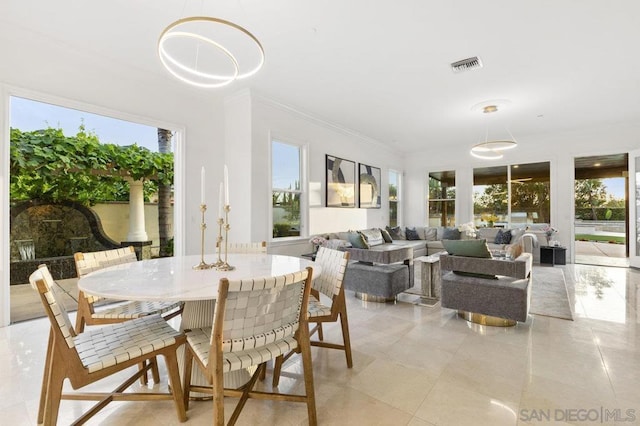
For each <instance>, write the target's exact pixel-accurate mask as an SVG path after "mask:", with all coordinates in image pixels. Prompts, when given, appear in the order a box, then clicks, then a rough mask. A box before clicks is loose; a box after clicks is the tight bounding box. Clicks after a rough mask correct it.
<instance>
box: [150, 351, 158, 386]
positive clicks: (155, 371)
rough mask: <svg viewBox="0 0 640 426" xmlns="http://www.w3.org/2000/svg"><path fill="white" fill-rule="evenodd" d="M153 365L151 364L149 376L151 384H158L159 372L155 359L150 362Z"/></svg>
mask: <svg viewBox="0 0 640 426" xmlns="http://www.w3.org/2000/svg"><path fill="white" fill-rule="evenodd" d="M151 361H152V362H153V364H151V376H152V377H153V382H154V383H155V384H158V383H160V371H159V370H158V359H157V358H156V357H154V358H153V360H151Z"/></svg>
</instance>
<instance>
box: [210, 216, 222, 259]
mask: <svg viewBox="0 0 640 426" xmlns="http://www.w3.org/2000/svg"><path fill="white" fill-rule="evenodd" d="M217 222H218V236H217V237H216V250H217V252H218V260H216V261H215V262H214V263H212V264H211V266H212V267H214V268H218V267H219V266H221V265H223V264H224V262H223V261H222V257H221V253H222V225H223V224H224V219H223V218H221V217H219V218H218V220H217Z"/></svg>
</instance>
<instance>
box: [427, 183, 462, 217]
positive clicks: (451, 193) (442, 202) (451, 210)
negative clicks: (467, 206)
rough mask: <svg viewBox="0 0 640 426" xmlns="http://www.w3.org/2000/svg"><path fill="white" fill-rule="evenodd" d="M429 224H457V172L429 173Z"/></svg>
mask: <svg viewBox="0 0 640 426" xmlns="http://www.w3.org/2000/svg"><path fill="white" fill-rule="evenodd" d="M427 204H428V210H427V211H428V212H429V213H428V218H427V221H428V223H429V226H455V223H456V172H455V171H446V172H433V173H429V198H428V200H427Z"/></svg>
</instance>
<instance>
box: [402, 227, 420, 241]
mask: <svg viewBox="0 0 640 426" xmlns="http://www.w3.org/2000/svg"><path fill="white" fill-rule="evenodd" d="M404 233H405V235H406V237H407V240H409V241H415V240H419V239H420V235H418V231H416V228H405V230H404Z"/></svg>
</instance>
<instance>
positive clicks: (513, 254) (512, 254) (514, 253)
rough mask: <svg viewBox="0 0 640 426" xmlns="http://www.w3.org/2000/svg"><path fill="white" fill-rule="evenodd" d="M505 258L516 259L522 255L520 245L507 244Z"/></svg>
mask: <svg viewBox="0 0 640 426" xmlns="http://www.w3.org/2000/svg"><path fill="white" fill-rule="evenodd" d="M505 251H506V252H507V257H508V258H510V259H516V258H518V257H519V256H520V255H521V254H522V244H519V243H516V244H509V245H508V246H506V247H505Z"/></svg>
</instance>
